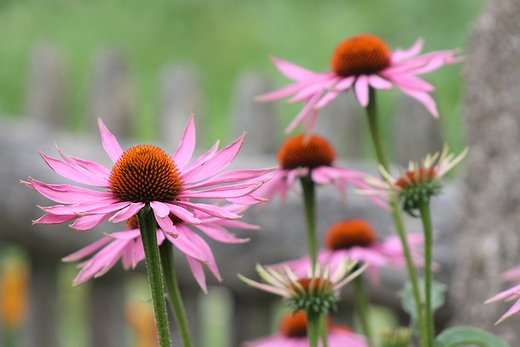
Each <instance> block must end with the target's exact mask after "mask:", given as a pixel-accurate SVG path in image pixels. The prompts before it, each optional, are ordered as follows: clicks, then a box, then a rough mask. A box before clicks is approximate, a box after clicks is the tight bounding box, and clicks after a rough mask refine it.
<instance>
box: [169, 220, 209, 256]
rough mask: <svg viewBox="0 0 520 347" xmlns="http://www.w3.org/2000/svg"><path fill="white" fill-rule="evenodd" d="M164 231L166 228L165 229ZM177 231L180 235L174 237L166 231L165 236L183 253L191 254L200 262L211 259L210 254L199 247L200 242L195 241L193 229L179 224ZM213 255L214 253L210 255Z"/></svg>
mask: <svg viewBox="0 0 520 347" xmlns="http://www.w3.org/2000/svg"><path fill="white" fill-rule="evenodd" d="M163 231H164V230H163ZM176 233H177V235H178V237H172V236H171V235H170V234H168V233H166V234H165V236H166V238H167V239H168V241H170V242H171V243H172V244H173V245H175V247H177V248H178V249H179V250H180V251H181V252H182V253H184V254H186V255H189V256H190V257H192V258H195V259H197V260H198V261H200V262H203V263H206V262H208V261H209V258H208V254H207V253H206V252H204V250H202V249H200V248H199V247H198V243H197V242H196V241H194V238H193V234H194V233H193V231H191V230H190V229H189V228H187V227H185V226H184V225H182V224H179V225H178V226H177V227H176ZM210 257H212V255H210Z"/></svg>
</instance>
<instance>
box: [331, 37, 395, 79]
mask: <svg viewBox="0 0 520 347" xmlns="http://www.w3.org/2000/svg"><path fill="white" fill-rule="evenodd" d="M390 55H391V51H390V48H388V46H387V45H386V44H385V43H384V42H383V40H381V39H380V38H379V37H376V36H372V35H358V36H354V37H351V38H349V39H347V40H345V41H343V42H342V43H340V44H339V45H338V46H337V47H336V50H335V51H334V54H333V55H332V60H331V68H332V71H334V72H335V73H336V74H337V75H339V76H343V77H349V76H359V75H370V74H374V73H378V72H379V71H381V70H383V69H385V68H387V67H389V66H390Z"/></svg>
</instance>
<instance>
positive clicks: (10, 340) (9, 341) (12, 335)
mask: <svg viewBox="0 0 520 347" xmlns="http://www.w3.org/2000/svg"><path fill="white" fill-rule="evenodd" d="M19 337H20V334H19V333H18V329H16V328H14V327H9V326H6V327H5V328H4V331H3V339H2V340H3V341H4V344H3V345H2V346H5V347H16V346H18V342H19V340H20V339H19Z"/></svg>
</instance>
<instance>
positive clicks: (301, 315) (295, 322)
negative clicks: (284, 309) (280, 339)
mask: <svg viewBox="0 0 520 347" xmlns="http://www.w3.org/2000/svg"><path fill="white" fill-rule="evenodd" d="M280 332H281V333H282V334H283V335H284V336H287V337H304V336H307V316H306V315H305V312H303V311H301V310H300V311H297V312H295V313H287V314H286V315H284V316H283V317H282V321H281V322H280Z"/></svg>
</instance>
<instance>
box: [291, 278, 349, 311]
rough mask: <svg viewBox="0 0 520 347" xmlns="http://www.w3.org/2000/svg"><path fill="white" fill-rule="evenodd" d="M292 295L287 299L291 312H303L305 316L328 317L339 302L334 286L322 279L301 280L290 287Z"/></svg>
mask: <svg viewBox="0 0 520 347" xmlns="http://www.w3.org/2000/svg"><path fill="white" fill-rule="evenodd" d="M292 290H293V295H291V296H290V297H289V299H287V304H288V306H289V307H290V308H291V309H292V311H293V312H296V311H298V310H303V311H304V312H305V313H306V314H307V316H315V315H319V314H325V315H328V314H329V312H330V310H332V309H334V310H335V309H336V302H337V301H338V300H339V298H338V296H337V295H336V293H335V292H334V285H333V283H332V282H330V281H329V280H327V279H324V278H302V279H299V280H298V281H297V282H296V283H294V284H293V285H292Z"/></svg>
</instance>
